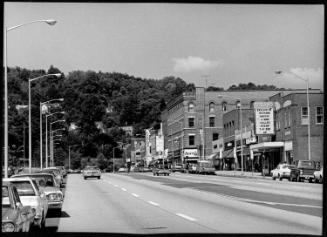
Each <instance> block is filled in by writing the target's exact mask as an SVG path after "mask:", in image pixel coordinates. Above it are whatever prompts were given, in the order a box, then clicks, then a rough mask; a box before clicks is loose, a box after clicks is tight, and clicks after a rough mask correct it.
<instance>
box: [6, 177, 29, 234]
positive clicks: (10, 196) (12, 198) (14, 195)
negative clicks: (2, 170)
mask: <svg viewBox="0 0 327 237" xmlns="http://www.w3.org/2000/svg"><path fill="white" fill-rule="evenodd" d="M1 207H2V232H28V231H29V230H30V228H31V225H32V224H33V222H34V217H35V211H34V209H33V208H31V207H30V206H23V204H22V202H21V200H20V197H19V195H18V192H17V189H16V187H15V186H14V185H13V184H12V183H10V182H8V181H4V180H3V181H2V202H1Z"/></svg>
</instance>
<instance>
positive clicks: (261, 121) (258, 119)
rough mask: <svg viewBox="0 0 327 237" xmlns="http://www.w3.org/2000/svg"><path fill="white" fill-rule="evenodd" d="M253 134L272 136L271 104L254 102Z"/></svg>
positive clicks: (272, 110) (272, 112)
mask: <svg viewBox="0 0 327 237" xmlns="http://www.w3.org/2000/svg"><path fill="white" fill-rule="evenodd" d="M253 107H254V116H255V133H256V134H274V133H275V131H274V104H273V102H254V105H253Z"/></svg>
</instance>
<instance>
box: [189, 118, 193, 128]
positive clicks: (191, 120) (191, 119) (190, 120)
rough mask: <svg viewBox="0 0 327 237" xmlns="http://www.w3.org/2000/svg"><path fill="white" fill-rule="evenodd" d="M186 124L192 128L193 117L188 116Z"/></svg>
mask: <svg viewBox="0 0 327 237" xmlns="http://www.w3.org/2000/svg"><path fill="white" fill-rule="evenodd" d="M188 126H189V127H190V128H193V127H194V118H188Z"/></svg>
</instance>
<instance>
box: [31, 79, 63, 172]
mask: <svg viewBox="0 0 327 237" xmlns="http://www.w3.org/2000/svg"><path fill="white" fill-rule="evenodd" d="M61 75H62V74H61V73H53V74H46V75H43V76H39V77H35V78H32V79H28V154H29V155H28V161H29V173H31V172H32V115H31V110H32V108H31V83H32V82H33V81H36V80H39V79H43V78H46V77H50V76H55V77H61Z"/></svg>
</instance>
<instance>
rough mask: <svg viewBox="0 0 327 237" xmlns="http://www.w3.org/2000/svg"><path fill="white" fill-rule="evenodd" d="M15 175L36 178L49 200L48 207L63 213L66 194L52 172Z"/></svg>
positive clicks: (41, 190)
mask: <svg viewBox="0 0 327 237" xmlns="http://www.w3.org/2000/svg"><path fill="white" fill-rule="evenodd" d="M13 177H31V178H33V179H35V180H36V182H37V183H38V184H39V189H40V192H43V193H44V194H45V196H46V198H47V200H48V209H49V210H54V211H55V212H56V213H57V214H58V215H59V214H61V208H62V204H63V202H64V195H63V193H62V191H61V190H60V185H59V184H58V183H57V182H56V180H55V178H54V177H53V175H52V174H48V173H34V174H21V175H14V176H13ZM43 184H45V185H43Z"/></svg>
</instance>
